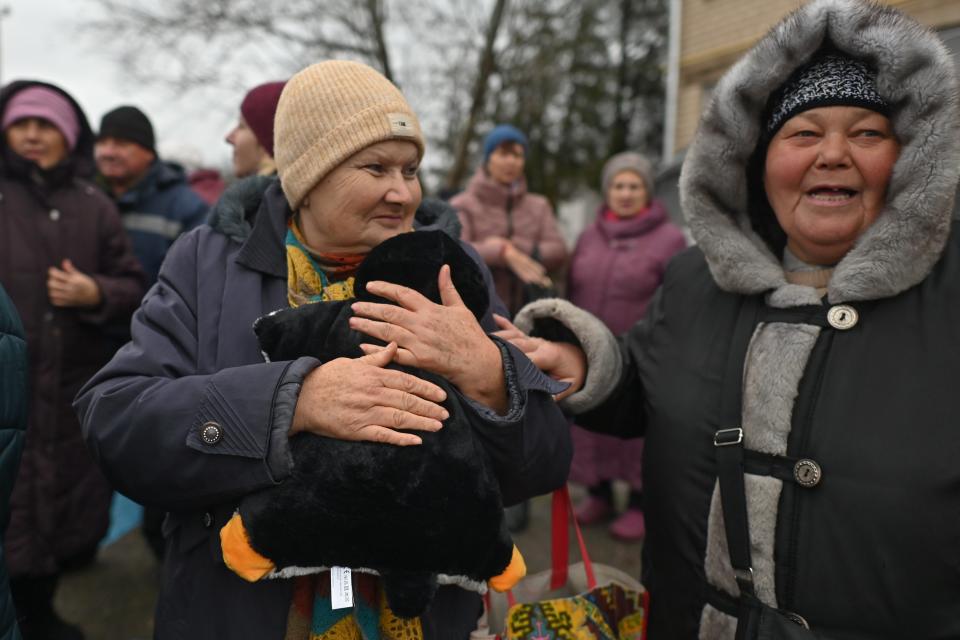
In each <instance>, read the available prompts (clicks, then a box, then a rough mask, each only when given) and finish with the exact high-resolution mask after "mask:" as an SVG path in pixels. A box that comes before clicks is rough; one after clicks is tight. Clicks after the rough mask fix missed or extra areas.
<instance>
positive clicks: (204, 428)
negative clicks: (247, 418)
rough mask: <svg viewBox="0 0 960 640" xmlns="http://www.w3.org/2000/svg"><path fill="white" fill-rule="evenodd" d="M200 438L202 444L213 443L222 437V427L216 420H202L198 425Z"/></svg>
mask: <svg viewBox="0 0 960 640" xmlns="http://www.w3.org/2000/svg"><path fill="white" fill-rule="evenodd" d="M200 439H201V440H203V443H204V444H209V445H211V446H212V445H215V444H217V443H218V442H220V440H222V439H223V429H222V428H221V427H220V425H219V424H217V423H216V422H204V423H203V424H202V425H201V426H200Z"/></svg>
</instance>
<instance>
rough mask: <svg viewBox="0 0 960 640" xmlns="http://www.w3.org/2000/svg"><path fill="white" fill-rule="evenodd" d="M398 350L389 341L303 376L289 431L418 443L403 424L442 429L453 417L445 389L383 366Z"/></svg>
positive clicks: (328, 363)
mask: <svg viewBox="0 0 960 640" xmlns="http://www.w3.org/2000/svg"><path fill="white" fill-rule="evenodd" d="M396 351H397V345H396V344H394V343H391V344H389V345H387V347H386V348H385V349H382V350H381V351H380V352H378V353H374V354H370V355H366V356H363V357H360V358H337V359H336V360H331V361H330V362H326V363H324V364H322V365H320V366H319V367H317V368H316V369H314V370H313V371H311V372H310V373H309V374H308V375H307V377H306V378H304V380H303V387H302V388H301V389H300V396H299V398H298V400H297V406H296V409H295V411H294V416H293V423H292V424H291V426H290V435H294V434H295V433H298V432H300V431H309V432H311V433H315V434H317V435H321V436H327V437H329V438H338V439H340V440H369V441H371V442H384V443H387V444H394V445H399V446H407V445H417V444H420V443H421V442H422V440H421V439H420V437H419V436H416V435H414V434H412V433H403V431H405V430H417V431H439V430H440V429H441V428H442V427H443V423H442V422H441V421H442V420H446V419H447V418H448V417H449V414H448V413H447V410H446V409H444V408H443V407H442V406H440V405H439V404H438V403H440V402H443V401H444V400H445V399H446V397H447V394H446V392H444V390H443V389H441V388H440V387H438V386H437V385H435V384H432V383H430V382H427V381H426V380H422V379H420V378H418V377H416V376H413V375H410V374H409V373H404V372H402V371H396V370H393V369H385V368H384V367H386V366H387V364H389V363H390V361H391V360H392V359H393V358H394V356H395V355H396Z"/></svg>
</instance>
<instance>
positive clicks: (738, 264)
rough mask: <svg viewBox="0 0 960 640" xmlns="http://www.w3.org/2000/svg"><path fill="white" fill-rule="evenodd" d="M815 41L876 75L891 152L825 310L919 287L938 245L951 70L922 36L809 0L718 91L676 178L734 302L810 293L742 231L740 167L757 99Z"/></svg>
mask: <svg viewBox="0 0 960 640" xmlns="http://www.w3.org/2000/svg"><path fill="white" fill-rule="evenodd" d="M825 42H830V43H832V44H833V45H834V46H835V47H836V48H838V49H840V50H841V51H843V52H845V53H847V54H848V55H851V56H853V57H855V58H857V59H860V60H863V61H865V62H867V63H868V65H870V66H872V67H874V68H875V69H877V88H878V90H879V92H880V94H881V95H882V96H883V97H884V98H885V99H886V100H887V101H888V103H889V104H890V105H892V106H893V109H892V115H891V121H892V122H893V126H894V131H895V132H896V134H897V137H898V139H899V140H900V142H901V144H902V148H901V151H900V157H899V159H898V161H897V163H896V165H895V167H894V171H893V176H892V178H891V180H890V186H889V190H888V193H887V202H886V206H885V208H884V210H883V212H882V213H881V214H880V217H879V218H878V219H877V221H876V222H875V223H874V224H873V226H872V227H870V229H868V230H867V231H866V232H865V233H864V234H863V235H862V236H861V237H860V238H859V240H858V241H857V243H856V244H855V245H854V247H853V248H852V249H851V250H850V252H849V253H847V255H846V256H845V257H844V258H843V259H842V260H841V261H840V263H839V264H838V265H837V267H836V270H835V272H834V274H833V277H832V279H831V281H830V285H829V287H828V298H829V300H830V302H841V301H852V300H873V299H878V298H884V297H888V296H893V295H896V294H897V293H900V292H901V291H904V290H906V289H908V288H910V287H912V286H914V285H916V284H917V283H919V282H920V281H922V280H923V279H924V278H925V277H926V276H927V274H929V273H930V270H931V269H932V267H933V265H934V264H935V263H936V261H937V259H938V258H939V256H940V253H941V252H942V250H943V247H944V245H945V243H946V240H947V236H948V234H949V223H950V217H951V209H952V207H953V200H954V195H955V190H956V188H957V181H958V178H960V139H958V128H957V123H958V122H960V113H958V106H957V100H958V99H957V79H956V71H955V70H954V67H953V63H952V61H951V59H950V55H949V53H948V51H947V49H946V48H945V47H944V46H943V44H942V43H941V42H940V40H939V39H938V38H937V37H936V36H935V35H934V34H933V33H932V32H930V31H928V30H926V29H925V28H923V27H921V26H919V25H918V24H917V23H916V22H914V21H913V20H912V19H910V18H907V17H905V16H903V15H902V14H901V13H900V12H899V11H897V10H894V9H891V8H889V7H886V6H883V5H879V4H875V3H873V2H867V1H864V0H814V1H813V2H810V3H809V4H807V5H805V6H803V7H801V8H800V9H798V10H796V11H795V12H793V13H792V14H790V15H789V16H788V17H787V18H786V19H784V20H783V21H782V22H780V23H779V24H778V25H777V26H775V27H774V28H773V29H772V30H771V31H770V32H769V33H768V34H767V35H766V36H765V37H764V38H763V39H761V40H760V42H759V43H757V45H756V46H755V47H754V48H753V49H752V50H751V51H749V52H748V53H747V54H746V55H745V56H744V57H743V58H742V59H741V60H740V61H739V62H738V63H737V64H736V65H735V66H734V67H733V68H732V69H730V71H728V72H727V73H726V74H725V75H724V77H723V78H722V79H721V80H720V82H719V83H718V84H717V87H716V89H715V91H714V94H713V97H712V99H711V100H710V104H709V105H708V106H707V108H706V110H705V111H704V114H703V117H702V119H701V121H700V126H699V129H698V131H697V134H696V136H695V138H694V141H693V143H692V144H691V146H690V149H689V151H688V153H687V158H686V160H685V162H684V165H683V170H682V172H681V176H680V197H681V202H682V206H683V210H684V213H685V215H686V218H687V221H688V223H689V224H690V229H691V231H692V233H693V236H694V238H695V239H696V241H697V243H698V245H699V246H700V248H701V250H702V251H703V253H704V255H705V256H706V259H707V264H708V265H709V267H710V271H711V273H712V275H713V278H714V280H715V281H716V282H717V284H718V285H719V286H720V287H721V288H722V289H724V290H726V291H731V292H734V293H743V294H756V293H763V292H771V294H770V297H769V302H770V304H773V305H775V306H793V305H796V304H809V303H810V302H811V294H810V293H809V292H807V291H803V289H808V288H806V287H798V286H797V285H789V284H787V283H786V280H785V278H784V274H783V268H782V266H781V261H780V257H779V256H774V255H773V253H772V252H771V251H770V249H769V248H768V247H767V245H766V244H765V243H764V242H763V241H762V240H761V239H760V237H759V236H758V235H757V234H756V233H755V232H754V231H753V230H752V229H751V226H750V222H749V220H748V216H747V186H746V185H747V177H746V167H747V163H748V161H749V158H750V156H751V154H752V153H753V150H754V148H755V147H756V145H757V141H758V139H759V137H760V133H761V125H762V114H763V111H764V108H765V105H766V102H767V99H768V97H769V96H770V94H771V93H773V92H774V91H776V89H777V88H778V87H779V86H780V85H781V84H782V83H783V82H784V81H785V80H786V78H787V77H788V76H789V75H790V73H791V72H792V71H794V70H795V69H796V68H798V67H799V66H801V65H803V64H804V63H805V62H806V61H807V60H809V59H810V58H811V56H812V55H813V54H814V53H816V52H817V50H819V49H820V48H821V46H822V45H823V44H824V43H825ZM816 298H818V297H817V296H815V295H813V300H812V301H813V302H814V303H816V302H818V300H817V299H816Z"/></svg>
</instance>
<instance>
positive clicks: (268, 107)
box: [240, 81, 286, 157]
mask: <svg viewBox="0 0 960 640" xmlns="http://www.w3.org/2000/svg"><path fill="white" fill-rule="evenodd" d="M285 84H286V81H284V82H267V83H265V84H261V85H258V86H256V87H254V88H253V89H250V91H249V92H247V95H246V96H244V98H243V102H241V103H240V113H241V114H242V115H243V119H244V120H246V121H247V124H248V125H249V126H250V129H251V130H253V135H255V136H256V137H257V142H259V143H260V146H261V147H263V148H264V149H266V150H267V153H269V154H270V157H273V117H274V115H275V114H276V113H277V102H279V101H280V94H281V93H282V92H283V86H284V85H285Z"/></svg>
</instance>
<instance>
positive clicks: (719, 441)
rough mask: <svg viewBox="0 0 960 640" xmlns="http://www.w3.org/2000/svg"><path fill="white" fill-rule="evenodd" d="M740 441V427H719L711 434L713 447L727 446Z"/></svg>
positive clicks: (741, 440)
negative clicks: (718, 429)
mask: <svg viewBox="0 0 960 640" xmlns="http://www.w3.org/2000/svg"><path fill="white" fill-rule="evenodd" d="M741 442H743V429H741V428H740V427H736V428H734V429H720V431H717V432H716V433H715V434H714V435H713V446H715V447H729V446H731V445H736V444H740V443H741Z"/></svg>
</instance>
